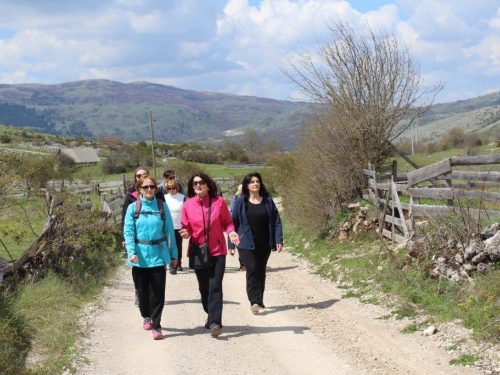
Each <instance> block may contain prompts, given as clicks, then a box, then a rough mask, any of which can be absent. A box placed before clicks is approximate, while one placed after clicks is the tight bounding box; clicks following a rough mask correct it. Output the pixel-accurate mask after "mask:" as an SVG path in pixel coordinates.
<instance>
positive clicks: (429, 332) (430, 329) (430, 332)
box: [424, 326, 437, 336]
mask: <svg viewBox="0 0 500 375" xmlns="http://www.w3.org/2000/svg"><path fill="white" fill-rule="evenodd" d="M436 331H437V330H436V327H434V326H430V327H427V328H426V329H425V331H424V335H425V336H432V335H433V334H435V333H436Z"/></svg>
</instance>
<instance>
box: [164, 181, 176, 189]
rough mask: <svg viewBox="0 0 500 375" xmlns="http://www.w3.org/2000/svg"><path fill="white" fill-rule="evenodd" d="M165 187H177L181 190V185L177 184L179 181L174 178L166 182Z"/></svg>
mask: <svg viewBox="0 0 500 375" xmlns="http://www.w3.org/2000/svg"><path fill="white" fill-rule="evenodd" d="M165 188H176V189H177V190H179V185H177V182H175V181H174V180H168V181H167V183H166V184H165Z"/></svg>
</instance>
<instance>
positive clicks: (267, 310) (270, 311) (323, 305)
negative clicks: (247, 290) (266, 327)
mask: <svg viewBox="0 0 500 375" xmlns="http://www.w3.org/2000/svg"><path fill="white" fill-rule="evenodd" d="M339 301H340V300H338V299H330V300H328V301H323V302H315V303H307V304H305V305H285V306H276V307H267V308H265V309H262V310H260V311H261V312H260V313H259V315H269V314H274V313H277V312H282V311H287V310H296V309H327V308H329V307H330V306H333V305H334V304H335V303H337V302H339Z"/></svg>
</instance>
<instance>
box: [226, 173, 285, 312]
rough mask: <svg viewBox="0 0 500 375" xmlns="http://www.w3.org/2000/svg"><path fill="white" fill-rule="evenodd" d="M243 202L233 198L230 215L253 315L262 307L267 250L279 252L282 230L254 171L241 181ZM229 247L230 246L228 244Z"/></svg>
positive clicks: (281, 246)
mask: <svg viewBox="0 0 500 375" xmlns="http://www.w3.org/2000/svg"><path fill="white" fill-rule="evenodd" d="M242 185H243V199H241V198H240V199H237V200H236V203H235V207H234V209H233V213H232V219H233V223H234V226H235V228H236V231H237V232H238V235H239V236H240V244H239V245H238V251H239V254H240V257H241V260H242V262H243V264H244V265H245V267H246V277H247V295H248V300H249V301H250V306H251V310H252V312H253V313H254V314H258V313H259V309H260V308H264V307H265V306H264V302H263V300H264V289H265V286H266V267H267V261H268V259H269V255H271V250H273V251H274V250H277V251H278V252H279V253H280V252H281V250H283V230H282V226H281V219H280V215H279V213H278V209H277V208H276V205H275V204H274V202H273V199H272V198H271V196H270V195H269V194H268V193H267V190H266V187H265V186H264V184H263V183H262V177H261V175H260V174H259V173H258V172H253V173H249V174H247V175H246V176H245V178H244V179H243V182H242ZM229 245H230V248H234V245H232V244H229Z"/></svg>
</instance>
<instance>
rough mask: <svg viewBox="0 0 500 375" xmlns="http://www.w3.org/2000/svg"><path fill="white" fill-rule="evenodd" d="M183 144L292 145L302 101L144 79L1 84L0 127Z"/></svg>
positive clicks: (305, 110) (303, 111)
mask: <svg viewBox="0 0 500 375" xmlns="http://www.w3.org/2000/svg"><path fill="white" fill-rule="evenodd" d="M149 111H151V112H152V118H153V119H154V123H153V124H154V125H153V129H154V139H155V141H162V142H189V141H206V140H210V139H222V138H225V137H231V136H235V137H237V136H239V135H241V134H243V132H244V131H245V130H246V129H255V130H256V131H257V132H258V133H259V135H260V136H261V138H262V140H263V141H265V140H267V139H271V138H272V139H275V140H277V141H279V142H280V143H281V144H282V145H283V146H284V147H285V148H292V147H293V146H294V145H295V144H296V143H297V137H298V134H299V133H300V132H299V129H300V127H301V124H302V121H303V119H304V117H305V116H307V114H308V113H309V106H308V104H307V103H305V102H292V101H283V100H273V99H266V98H258V97H252V96H238V95H231V94H221V93H214V92H202V91H191V90H182V89H179V88H176V87H172V86H165V85H159V84H153V83H149V82H133V83H120V82H114V81H108V80H87V81H78V82H69V83H62V84H55V85H42V84H16V85H7V84H0V123H3V124H5V125H14V126H23V127H28V128H30V129H33V130H36V131H41V132H45V133H52V134H61V135H71V136H83V137H87V138H97V137H98V136H101V135H104V136H118V137H120V138H121V139H123V140H149V139H150V130H149V123H150V119H149Z"/></svg>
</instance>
